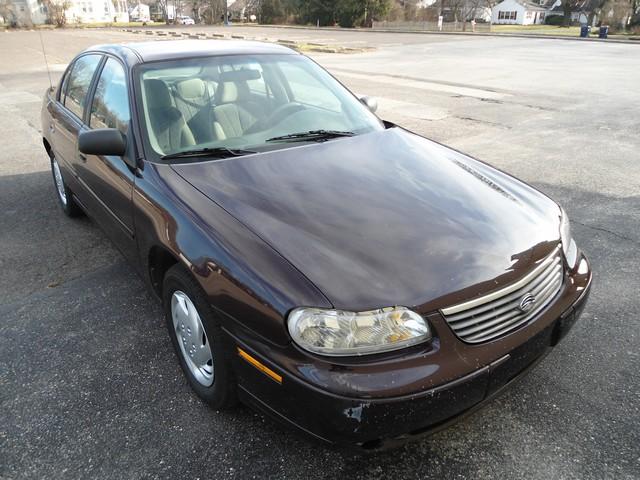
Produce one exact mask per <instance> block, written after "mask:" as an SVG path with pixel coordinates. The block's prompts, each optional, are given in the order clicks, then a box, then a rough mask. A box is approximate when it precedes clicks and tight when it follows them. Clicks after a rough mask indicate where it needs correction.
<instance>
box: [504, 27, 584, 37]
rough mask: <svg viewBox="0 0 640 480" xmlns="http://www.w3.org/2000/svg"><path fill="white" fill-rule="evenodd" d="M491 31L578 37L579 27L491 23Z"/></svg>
mask: <svg viewBox="0 0 640 480" xmlns="http://www.w3.org/2000/svg"><path fill="white" fill-rule="evenodd" d="M594 31H595V29H592V30H591V32H592V33H593V32H594ZM491 32H492V33H522V34H533V35H563V36H569V37H579V36H580V27H557V26H555V25H491Z"/></svg>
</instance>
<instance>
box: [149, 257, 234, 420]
mask: <svg viewBox="0 0 640 480" xmlns="http://www.w3.org/2000/svg"><path fill="white" fill-rule="evenodd" d="M162 299H163V306H164V314H165V320H166V323H167V328H168V329H169V335H170V336H171V341H172V343H173V347H174V349H175V351H176V354H177V356H178V359H179V361H180V366H181V367H182V370H183V371H184V374H185V375H186V377H187V380H188V381H189V384H190V385H191V388H193V390H194V391H195V392H196V393H197V394H198V396H199V397H200V398H202V399H203V400H204V401H205V402H206V403H208V404H209V405H211V406H212V407H213V408H215V409H217V410H221V409H225V408H229V407H231V406H233V405H234V404H235V403H236V381H235V377H234V375H233V371H232V369H231V362H230V360H229V350H228V348H227V346H226V345H225V344H224V338H225V337H224V333H223V331H222V328H221V326H220V323H219V322H218V319H217V318H216V315H215V313H214V311H213V309H212V307H211V306H210V305H209V302H208V300H207V298H206V295H205V293H204V292H203V291H202V288H201V287H200V285H199V284H198V283H197V282H196V281H195V279H194V278H193V277H192V276H191V274H190V273H189V272H188V271H187V270H186V269H185V268H184V267H183V266H182V265H174V266H173V267H171V268H170V269H169V271H168V272H167V274H166V275H165V278H164V282H163V295H162Z"/></svg>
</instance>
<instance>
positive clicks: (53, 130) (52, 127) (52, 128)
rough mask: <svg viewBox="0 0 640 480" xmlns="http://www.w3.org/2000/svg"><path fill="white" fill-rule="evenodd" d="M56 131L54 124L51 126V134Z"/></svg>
mask: <svg viewBox="0 0 640 480" xmlns="http://www.w3.org/2000/svg"><path fill="white" fill-rule="evenodd" d="M55 131H56V127H54V126H53V123H52V124H50V125H49V132H50V133H53V132H55Z"/></svg>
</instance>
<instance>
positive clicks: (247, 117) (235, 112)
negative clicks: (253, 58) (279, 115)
mask: <svg viewBox="0 0 640 480" xmlns="http://www.w3.org/2000/svg"><path fill="white" fill-rule="evenodd" d="M254 72H255V73H254ZM256 75H257V76H258V77H257V78H260V72H258V71H257V70H237V71H233V72H225V73H223V74H222V75H221V82H220V84H219V85H218V89H217V90H216V95H215V100H216V106H215V107H214V108H213V119H214V122H213V130H214V135H215V137H216V138H217V139H218V140H222V139H225V138H233V137H241V136H242V135H243V134H244V132H246V131H247V130H248V129H249V128H251V126H252V125H253V124H255V123H256V122H257V121H258V120H259V119H261V118H263V117H264V106H262V105H260V104H259V103H257V102H255V101H253V100H252V97H251V91H250V90H249V86H248V85H247V80H252V79H255V78H256Z"/></svg>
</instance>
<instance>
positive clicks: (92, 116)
mask: <svg viewBox="0 0 640 480" xmlns="http://www.w3.org/2000/svg"><path fill="white" fill-rule="evenodd" d="M99 75H100V76H99V78H98V80H97V84H96V87H95V92H94V94H93V98H92V100H91V106H90V111H89V115H88V117H89V119H88V125H86V126H84V127H83V129H95V128H116V129H118V130H120V132H121V133H122V134H123V135H124V136H125V137H130V132H129V128H130V126H129V125H130V120H131V114H130V108H129V94H128V88H127V81H126V75H125V70H124V67H123V66H122V64H121V63H120V62H119V61H118V60H116V59H115V58H112V57H107V60H106V62H105V63H104V66H103V67H102V70H101V72H100V74H99ZM133 150H134V145H133V142H132V141H131V138H129V139H128V141H127V153H126V154H125V156H124V157H118V156H102V155H84V154H80V162H79V164H78V168H77V171H78V177H79V180H80V182H81V183H82V184H83V186H84V187H85V189H86V190H87V191H88V192H89V193H90V195H91V197H92V199H91V200H90V201H91V207H90V208H91V210H92V214H93V216H94V217H95V219H96V221H97V222H98V223H99V224H100V225H101V226H102V227H103V228H104V230H105V232H106V233H107V235H108V236H109V237H110V238H111V240H112V241H113V242H114V243H115V245H116V246H117V247H118V248H119V249H120V251H121V252H122V253H123V254H124V255H125V257H127V258H128V259H129V260H131V261H134V260H136V259H137V247H136V242H135V235H134V225H133V210H132V203H131V202H132V198H131V196H132V193H133V185H134V179H135V175H134V169H133V168H132V167H130V165H133V164H135V163H134V162H133V161H129V159H135V154H134V152H133Z"/></svg>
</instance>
